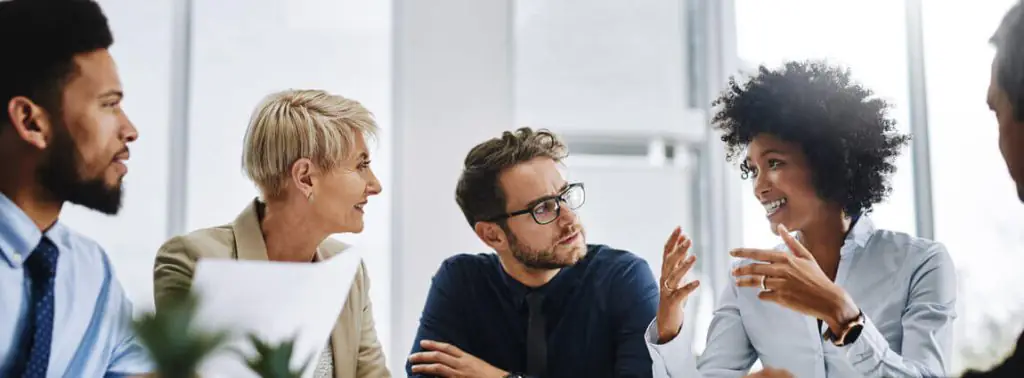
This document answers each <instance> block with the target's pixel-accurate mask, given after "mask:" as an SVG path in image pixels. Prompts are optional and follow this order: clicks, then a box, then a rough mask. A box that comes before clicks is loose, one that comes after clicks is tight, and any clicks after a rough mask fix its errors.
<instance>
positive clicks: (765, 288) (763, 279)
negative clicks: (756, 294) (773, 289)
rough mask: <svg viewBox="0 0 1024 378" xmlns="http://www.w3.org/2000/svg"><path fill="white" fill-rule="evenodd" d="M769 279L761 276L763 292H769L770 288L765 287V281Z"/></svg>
mask: <svg viewBox="0 0 1024 378" xmlns="http://www.w3.org/2000/svg"><path fill="white" fill-rule="evenodd" d="M766 279H768V276H761V291H769V290H768V287H766V286H764V281H765V280H766Z"/></svg>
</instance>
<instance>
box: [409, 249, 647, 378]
mask: <svg viewBox="0 0 1024 378" xmlns="http://www.w3.org/2000/svg"><path fill="white" fill-rule="evenodd" d="M530 290H542V291H544V294H545V301H544V304H543V309H544V315H545V318H546V321H547V326H546V331H547V343H548V348H547V350H548V358H547V361H548V363H547V366H548V374H546V375H545V376H544V378H548V377H595V378H596V377H650V376H651V375H652V374H651V373H652V372H651V358H650V356H649V354H648V352H647V347H646V345H645V343H644V330H645V329H646V327H647V324H649V323H650V322H651V320H652V319H654V316H655V313H656V312H657V309H658V284H657V282H656V281H655V279H654V275H653V274H652V272H651V268H650V267H649V265H648V264H647V262H646V261H644V260H643V259H641V258H640V257H638V256H636V255H634V254H632V253H629V252H626V251H620V250H616V249H612V248H609V247H607V246H603V245H589V246H588V247H587V255H586V256H585V257H584V258H583V259H581V260H580V261H579V262H577V263H576V264H575V265H573V266H571V267H568V268H564V269H562V270H561V271H560V272H559V273H558V274H557V275H556V276H555V277H554V278H553V279H552V280H551V281H550V282H548V283H547V284H546V285H544V286H542V287H539V288H536V289H530V288H528V287H526V286H524V285H523V284H521V283H519V282H518V281H516V280H515V279H513V278H512V277H511V276H509V275H508V274H507V273H505V271H504V269H502V267H501V263H500V262H499V261H498V256H497V255H495V254H493V253H484V254H477V255H471V254H461V255H457V256H454V257H451V258H449V259H447V260H445V261H444V263H442V264H441V267H440V269H438V271H437V274H435V275H434V279H433V283H432V285H431V287H430V292H429V294H428V296H427V302H426V305H425V306H424V308H423V314H422V317H421V318H420V327H419V331H418V332H417V333H416V341H415V343H414V344H413V348H412V353H416V352H419V351H420V350H421V348H420V346H419V345H420V340H423V339H428V340H434V341H441V342H447V343H451V344H453V345H455V346H457V347H459V348H460V349H462V350H463V351H465V352H467V353H469V354H472V355H474V356H476V357H478V358H480V359H482V360H484V361H486V362H488V363H490V364H491V365H493V366H495V367H497V368H500V369H502V370H505V371H510V372H520V373H521V372H524V371H525V370H526V326H527V315H528V312H527V307H526V294H527V293H528V292H530ZM411 369H412V366H411V365H410V364H408V363H407V365H406V372H407V373H408V374H409V376H412V377H416V376H419V375H415V374H413V373H412V370H411Z"/></svg>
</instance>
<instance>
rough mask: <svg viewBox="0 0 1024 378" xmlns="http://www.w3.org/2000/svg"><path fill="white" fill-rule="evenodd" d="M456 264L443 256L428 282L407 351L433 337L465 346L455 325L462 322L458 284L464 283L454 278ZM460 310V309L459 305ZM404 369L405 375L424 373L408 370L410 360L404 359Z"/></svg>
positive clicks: (458, 276) (419, 348)
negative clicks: (415, 327) (417, 326)
mask: <svg viewBox="0 0 1024 378" xmlns="http://www.w3.org/2000/svg"><path fill="white" fill-rule="evenodd" d="M457 273H458V265H457V264H454V263H453V261H451V260H447V261H445V262H443V263H441V267H440V268H438V270H437V273H435V274H434V278H433V280H432V282H431V284H430V291H429V292H428V293H427V302H426V303H425V304H424V305H423V313H422V314H421V315H420V327H419V329H418V330H417V331H416V339H415V340H414V341H413V344H412V351H411V352H409V354H410V355H412V354H413V353H416V352H420V351H422V350H423V348H421V347H420V341H421V340H433V341H440V342H444V343H449V344H452V345H455V346H457V347H459V348H465V347H466V342H467V339H466V335H465V333H464V332H463V329H462V328H460V327H459V325H460V324H462V321H463V320H462V317H461V316H460V314H461V313H462V312H461V311H460V309H459V306H460V304H461V305H465V304H466V303H462V302H461V301H459V294H460V293H459V292H458V288H460V287H464V286H463V285H461V284H460V283H459V282H458V279H459V278H460V275H459V274H457ZM463 310H464V309H463ZM405 373H406V374H407V375H408V376H409V377H424V376H423V375H419V374H413V373H412V364H411V363H409V362H408V359H406V363H405Z"/></svg>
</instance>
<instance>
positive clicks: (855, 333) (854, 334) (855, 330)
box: [843, 324, 864, 345]
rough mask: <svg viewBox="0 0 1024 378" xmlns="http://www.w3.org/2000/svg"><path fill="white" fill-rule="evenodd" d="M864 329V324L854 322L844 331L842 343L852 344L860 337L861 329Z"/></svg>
mask: <svg viewBox="0 0 1024 378" xmlns="http://www.w3.org/2000/svg"><path fill="white" fill-rule="evenodd" d="M863 330H864V325H862V324H855V325H853V327H850V330H849V331H847V332H846V337H844V338H843V345H847V344H853V343H854V342H855V341H857V338H858V337H860V333H861V331H863Z"/></svg>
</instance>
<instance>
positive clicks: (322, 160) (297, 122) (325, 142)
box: [242, 89, 377, 198]
mask: <svg viewBox="0 0 1024 378" xmlns="http://www.w3.org/2000/svg"><path fill="white" fill-rule="evenodd" d="M376 133H377V122H376V121H375V120H374V118H373V114H372V113H370V112H369V111H368V110H366V108H364V107H363V105H362V104H360V103H359V102H358V101H355V100H351V99H347V98H344V97H342V96H338V95H332V94H330V93H327V92H325V91H322V90H296V89H292V90H286V91H281V92H277V93H273V94H271V95H269V96H267V97H266V98H264V99H263V101H262V102H261V103H260V105H259V106H257V107H256V110H255V111H253V114H252V117H251V118H250V120H249V127H248V129H246V131H245V142H244V143H245V145H244V147H243V148H244V149H243V152H242V168H243V170H244V171H245V175H246V176H248V177H249V179H250V180H252V181H253V182H254V183H255V184H256V186H257V187H259V189H260V191H261V192H262V195H263V197H264V198H268V197H270V198H272V197H276V196H278V195H280V194H281V193H282V191H283V190H284V187H285V183H287V181H288V178H289V176H290V175H291V167H292V164H294V163H295V162H296V161H297V160H299V159H301V158H308V159H310V160H311V161H312V162H313V164H314V165H315V166H316V167H317V168H319V169H321V170H324V171H330V170H333V169H335V168H337V167H338V166H339V165H340V164H341V163H342V162H344V161H345V160H347V159H349V158H351V157H352V154H353V153H354V152H355V151H354V150H355V145H356V140H357V137H358V136H359V135H362V136H363V137H367V138H373V137H375V136H376Z"/></svg>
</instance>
